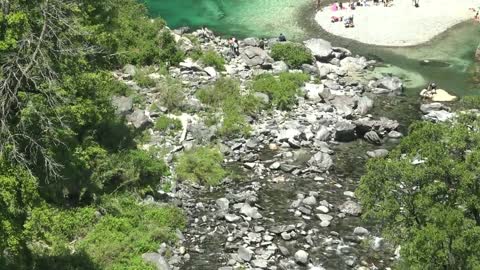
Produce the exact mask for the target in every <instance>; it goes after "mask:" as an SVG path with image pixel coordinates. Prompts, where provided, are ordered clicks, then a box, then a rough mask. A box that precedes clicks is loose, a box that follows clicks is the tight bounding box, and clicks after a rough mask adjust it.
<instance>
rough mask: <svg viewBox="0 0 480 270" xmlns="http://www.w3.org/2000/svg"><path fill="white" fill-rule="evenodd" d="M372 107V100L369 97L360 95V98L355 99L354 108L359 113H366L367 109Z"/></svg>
mask: <svg viewBox="0 0 480 270" xmlns="http://www.w3.org/2000/svg"><path fill="white" fill-rule="evenodd" d="M371 108H373V100H372V99H370V98H369V97H367V96H362V97H360V98H358V100H357V108H356V109H355V111H356V112H357V113H358V114H359V115H365V114H367V113H368V111H369V110H370V109H371Z"/></svg>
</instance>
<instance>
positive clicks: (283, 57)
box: [272, 42, 313, 68]
mask: <svg viewBox="0 0 480 270" xmlns="http://www.w3.org/2000/svg"><path fill="white" fill-rule="evenodd" d="M312 57H313V56H312V53H311V52H310V51H309V50H308V49H307V48H306V47H305V46H303V45H302V44H298V43H291V42H284V43H277V44H275V45H273V47H272V58H273V59H275V60H276V61H285V63H287V65H289V66H290V67H293V68H300V67H301V66H302V64H311V63H312Z"/></svg>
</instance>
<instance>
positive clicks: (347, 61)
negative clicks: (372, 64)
mask: <svg viewBox="0 0 480 270" xmlns="http://www.w3.org/2000/svg"><path fill="white" fill-rule="evenodd" d="M367 66H368V61H367V59H366V58H365V57H359V58H356V57H345V58H344V59H342V60H340V67H342V68H343V69H345V70H347V71H348V72H355V71H360V70H363V69H365V68H366V67H367Z"/></svg>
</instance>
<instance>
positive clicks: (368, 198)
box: [356, 115, 480, 269]
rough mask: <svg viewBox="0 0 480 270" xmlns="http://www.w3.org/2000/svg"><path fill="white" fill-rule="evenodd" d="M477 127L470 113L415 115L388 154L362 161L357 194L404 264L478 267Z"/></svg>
mask: <svg viewBox="0 0 480 270" xmlns="http://www.w3.org/2000/svg"><path fill="white" fill-rule="evenodd" d="M479 130H480V120H479V119H478V118H477V117H476V116H473V115H466V116H464V117H461V118H460V119H458V120H457V121H456V122H455V123H453V124H452V123H443V124H433V123H428V122H420V123H416V124H413V125H412V126H411V127H410V134H409V135H408V136H407V137H405V138H404V139H403V140H402V142H401V143H400V145H399V146H397V148H396V149H394V150H393V151H392V152H391V153H390V154H389V156H388V157H387V158H384V159H373V160H371V161H369V162H368V165H367V173H366V175H364V176H363V177H362V179H361V183H360V186H359V188H358V189H357V192H356V194H357V195H358V197H359V199H360V201H361V203H362V206H363V208H364V215H365V217H367V218H374V219H377V220H380V221H381V222H382V224H383V231H384V233H385V235H386V236H387V237H388V238H389V239H390V240H391V241H392V242H393V243H394V244H399V245H401V246H402V249H401V255H402V259H403V261H404V262H403V263H404V264H406V265H408V269H478V268H479V267H480V259H479V258H480V251H479V250H480V242H479V240H480V200H478V198H479V196H480V185H479V183H480V182H479V181H478V175H480V171H479V168H480V166H479V165H480V133H479V132H478V131H479ZM414 161H416V162H414Z"/></svg>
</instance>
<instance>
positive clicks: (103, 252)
mask: <svg viewBox="0 0 480 270" xmlns="http://www.w3.org/2000/svg"><path fill="white" fill-rule="evenodd" d="M101 208H102V209H103V210H102V212H103V214H102V215H99V214H98V212H97V210H96V209H95V208H94V207H84V208H75V209H70V210H62V209H57V208H51V207H47V206H43V207H39V208H36V209H35V210H34V211H33V212H32V216H31V218H30V220H29V222H28V223H27V225H26V228H28V230H27V233H28V235H30V237H31V239H32V240H33V241H34V242H35V243H38V244H37V246H35V248H34V251H35V253H36V256H38V260H37V262H36V264H37V265H39V266H40V269H58V270H60V269H78V270H80V269H82V270H83V269H86V270H90V269H91V270H93V269H154V268H153V267H151V266H150V265H147V264H146V263H144V262H143V261H142V260H141V254H142V253H144V252H155V251H156V250H157V249H158V245H159V243H162V242H168V241H172V240H175V238H176V235H175V230H176V229H182V228H183V227H184V226H185V218H184V215H183V213H182V212H181V211H180V210H179V209H177V208H174V207H169V206H165V207H158V206H155V205H151V206H150V205H140V204H139V202H137V200H136V199H134V198H133V197H130V196H125V195H122V196H115V197H113V196H108V197H104V198H103V199H102V201H101ZM45 244H46V245H48V246H49V247H50V249H44V248H43V247H42V245H45ZM72 250H75V251H76V253H79V254H84V255H85V257H86V259H84V260H83V261H78V260H74V259H73V258H72V259H70V260H58V259H56V258H59V257H64V256H67V257H68V256H69V255H70V254H71V252H72ZM50 258H51V259H50ZM42 267H45V268H42Z"/></svg>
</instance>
